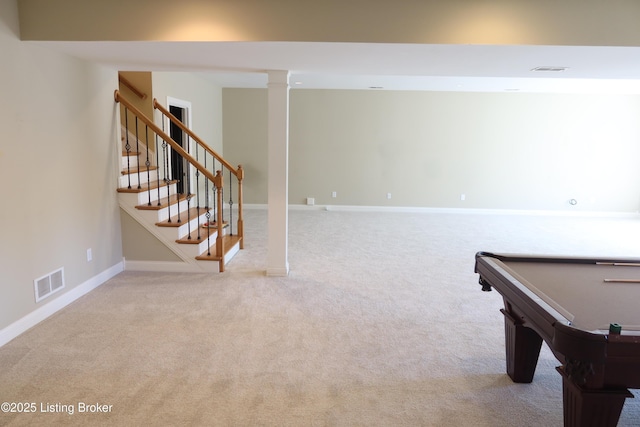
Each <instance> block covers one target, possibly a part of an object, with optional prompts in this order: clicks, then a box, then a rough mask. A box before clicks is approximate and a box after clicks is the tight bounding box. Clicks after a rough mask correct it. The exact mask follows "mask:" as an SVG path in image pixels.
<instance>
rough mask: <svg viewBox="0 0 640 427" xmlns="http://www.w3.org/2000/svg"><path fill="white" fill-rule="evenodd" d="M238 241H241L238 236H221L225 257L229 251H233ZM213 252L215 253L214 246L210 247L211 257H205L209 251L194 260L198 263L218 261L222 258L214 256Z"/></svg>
mask: <svg viewBox="0 0 640 427" xmlns="http://www.w3.org/2000/svg"><path fill="white" fill-rule="evenodd" d="M240 240H242V238H241V237H240V236H236V235H234V236H222V241H223V242H224V249H225V255H226V254H227V252H229V251H230V250H231V249H233V247H234V246H235V245H236V243H238V242H240ZM215 251H216V247H215V245H213V246H212V247H211V255H207V253H208V252H209V251H206V252H204V253H203V254H201V255H198V256H197V257H196V259H197V260H198V261H220V260H221V258H224V255H223V256H222V257H219V256H216V255H215Z"/></svg>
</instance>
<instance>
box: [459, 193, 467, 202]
mask: <svg viewBox="0 0 640 427" xmlns="http://www.w3.org/2000/svg"><path fill="white" fill-rule="evenodd" d="M466 198H467V196H465V195H464V194H461V195H460V200H461V201H463V202H464V200H465V199H466Z"/></svg>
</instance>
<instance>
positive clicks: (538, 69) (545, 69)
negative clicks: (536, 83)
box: [531, 66, 569, 73]
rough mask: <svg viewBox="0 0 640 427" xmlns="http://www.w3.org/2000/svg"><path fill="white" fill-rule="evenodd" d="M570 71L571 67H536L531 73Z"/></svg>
mask: <svg viewBox="0 0 640 427" xmlns="http://www.w3.org/2000/svg"><path fill="white" fill-rule="evenodd" d="M568 69H569V67H550V66H543V67H535V68H532V69H531V71H550V72H555V73H557V72H562V71H567V70H568Z"/></svg>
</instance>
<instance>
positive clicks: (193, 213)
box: [156, 208, 213, 228]
mask: <svg viewBox="0 0 640 427" xmlns="http://www.w3.org/2000/svg"><path fill="white" fill-rule="evenodd" d="M211 212H213V211H211ZM205 213H207V210H206V209H205V208H199V209H198V208H189V210H188V211H184V212H180V215H178V214H175V215H172V216H171V218H170V220H171V221H169V219H167V220H165V221H160V222H156V225H157V226H158V227H180V226H181V225H184V224H186V223H187V221H188V220H189V219H194V218H196V217H197V216H199V215H204V214H205ZM212 215H213V214H212ZM178 216H179V217H180V222H178ZM205 221H206V220H204V219H203V222H205ZM194 228H195V227H194Z"/></svg>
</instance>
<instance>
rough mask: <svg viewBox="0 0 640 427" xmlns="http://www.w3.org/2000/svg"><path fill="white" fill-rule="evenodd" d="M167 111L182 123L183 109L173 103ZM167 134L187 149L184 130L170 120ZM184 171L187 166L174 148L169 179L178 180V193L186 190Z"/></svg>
mask: <svg viewBox="0 0 640 427" xmlns="http://www.w3.org/2000/svg"><path fill="white" fill-rule="evenodd" d="M169 112H170V113H171V114H173V115H174V116H175V117H176V118H177V119H178V120H180V121H181V122H182V123H184V114H185V109H184V108H180V107H176V106H175V105H170V106H169ZM169 136H170V137H171V139H173V140H174V141H175V142H177V143H178V144H180V146H181V147H182V148H184V149H185V151H187V152H188V151H189V149H188V147H186V146H185V138H184V132H183V130H182V129H180V126H178V125H176V124H175V123H173V122H171V124H170V125H169ZM186 171H187V168H186V166H185V160H184V159H183V158H182V156H180V155H179V154H178V153H176V152H175V150H172V151H171V179H172V180H175V181H178V183H177V190H178V193H179V194H184V192H185V191H186Z"/></svg>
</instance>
